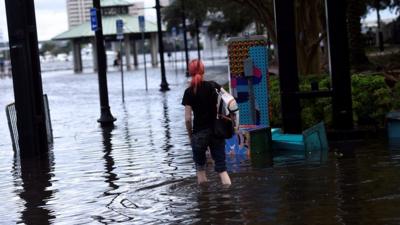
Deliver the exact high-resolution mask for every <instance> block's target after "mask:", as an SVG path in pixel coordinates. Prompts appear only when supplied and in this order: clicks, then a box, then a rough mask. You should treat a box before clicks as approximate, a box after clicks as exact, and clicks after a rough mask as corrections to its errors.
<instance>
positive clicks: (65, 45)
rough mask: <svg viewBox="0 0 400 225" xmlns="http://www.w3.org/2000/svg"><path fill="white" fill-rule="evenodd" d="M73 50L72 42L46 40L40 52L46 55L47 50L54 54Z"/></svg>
mask: <svg viewBox="0 0 400 225" xmlns="http://www.w3.org/2000/svg"><path fill="white" fill-rule="evenodd" d="M71 50H72V47H71V43H70V42H69V41H68V42H54V41H45V42H43V43H42V46H41V48H40V49H39V53H40V54H41V55H44V54H45V53H46V52H50V54H52V55H57V54H60V53H66V54H68V53H69V52H70V51H71Z"/></svg>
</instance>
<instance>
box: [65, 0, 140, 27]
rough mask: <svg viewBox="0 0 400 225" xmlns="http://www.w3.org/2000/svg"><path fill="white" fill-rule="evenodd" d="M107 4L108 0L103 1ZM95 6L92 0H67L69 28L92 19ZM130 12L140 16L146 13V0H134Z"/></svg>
mask: <svg viewBox="0 0 400 225" xmlns="http://www.w3.org/2000/svg"><path fill="white" fill-rule="evenodd" d="M103 2H104V3H105V4H107V1H106V0H102V1H101V3H103ZM126 2H130V1H126ZM92 7H93V1H92V0H67V15H68V26H69V28H71V27H74V26H77V25H80V24H82V23H85V22H88V21H89V20H90V8H92ZM128 14H129V15H132V16H138V15H143V14H144V2H134V4H133V5H131V6H129V8H128Z"/></svg>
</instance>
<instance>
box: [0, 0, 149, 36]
mask: <svg viewBox="0 0 400 225" xmlns="http://www.w3.org/2000/svg"><path fill="white" fill-rule="evenodd" d="M132 2H143V0H132ZM144 2H145V7H146V8H147V7H152V6H154V5H155V1H154V0H153V1H151V0H144ZM35 10H36V24H37V31H38V39H39V40H40V41H43V40H50V39H51V38H53V37H54V36H56V35H58V34H60V33H62V32H64V31H66V30H67V29H68V20H67V1H66V0H35ZM153 11H154V12H153ZM145 16H146V18H147V19H151V20H155V10H154V9H147V10H145ZM6 19H7V18H6V11H5V1H4V0H0V33H2V37H3V40H8V33H7V20H6ZM0 38H1V37H0ZM0 41H1V40H0Z"/></svg>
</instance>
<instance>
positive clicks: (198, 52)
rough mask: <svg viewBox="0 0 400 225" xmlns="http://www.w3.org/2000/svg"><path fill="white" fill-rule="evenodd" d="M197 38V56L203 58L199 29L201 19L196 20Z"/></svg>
mask: <svg viewBox="0 0 400 225" xmlns="http://www.w3.org/2000/svg"><path fill="white" fill-rule="evenodd" d="M196 39H197V58H198V59H201V54H200V30H199V21H198V20H196Z"/></svg>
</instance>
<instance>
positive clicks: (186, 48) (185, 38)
mask: <svg viewBox="0 0 400 225" xmlns="http://www.w3.org/2000/svg"><path fill="white" fill-rule="evenodd" d="M182 28H183V32H182V33H183V45H184V46H185V60H186V76H187V77H188V76H189V53H188V46H187V35H186V32H187V31H186V15H185V0H182Z"/></svg>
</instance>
